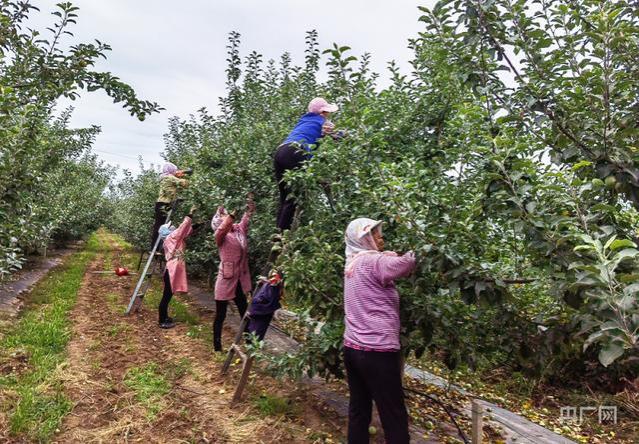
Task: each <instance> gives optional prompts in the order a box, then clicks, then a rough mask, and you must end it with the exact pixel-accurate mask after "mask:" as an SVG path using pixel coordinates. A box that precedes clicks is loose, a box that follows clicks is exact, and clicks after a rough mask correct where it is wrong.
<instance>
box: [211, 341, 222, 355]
mask: <svg viewBox="0 0 639 444" xmlns="http://www.w3.org/2000/svg"><path fill="white" fill-rule="evenodd" d="M213 350H215V351H216V352H220V353H221V352H222V343H221V342H217V341H215V342H213Z"/></svg>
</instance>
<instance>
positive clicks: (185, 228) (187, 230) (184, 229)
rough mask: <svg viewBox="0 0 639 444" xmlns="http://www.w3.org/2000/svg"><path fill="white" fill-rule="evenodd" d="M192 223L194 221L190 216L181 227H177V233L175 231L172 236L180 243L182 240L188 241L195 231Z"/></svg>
mask: <svg viewBox="0 0 639 444" xmlns="http://www.w3.org/2000/svg"><path fill="white" fill-rule="evenodd" d="M192 223H193V220H192V219H191V218H190V217H189V216H186V217H185V218H184V220H183V221H182V223H181V224H180V226H179V227H177V228H176V229H175V231H173V233H171V236H172V237H174V238H175V239H176V240H177V241H178V242H179V241H180V240H183V239H186V238H187V237H189V235H190V234H191V232H192V231H193V229H192V228H191V226H192Z"/></svg>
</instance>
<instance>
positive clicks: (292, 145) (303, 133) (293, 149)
mask: <svg viewBox="0 0 639 444" xmlns="http://www.w3.org/2000/svg"><path fill="white" fill-rule="evenodd" d="M337 110H338V106H337V105H335V104H332V103H328V102H327V101H326V100H325V99H323V98H321V97H316V98H314V99H313V100H311V102H310V103H309V104H308V112H307V113H306V114H304V115H303V116H302V117H300V119H299V120H298V122H297V124H296V125H295V128H293V131H291V133H290V134H289V135H288V137H287V138H286V140H284V142H283V143H282V144H281V145H280V146H279V147H278V148H277V151H276V152H275V157H274V166H275V178H276V179H277V186H278V188H279V191H280V197H279V206H278V210H277V228H279V229H280V230H281V231H284V230H288V229H290V228H291V224H292V223H293V216H294V215H295V208H296V206H297V203H296V202H295V199H294V198H293V197H291V196H290V194H291V189H290V187H289V186H288V184H287V183H286V181H285V180H283V177H284V173H286V171H288V170H292V169H296V168H299V167H301V166H302V164H303V163H304V161H306V160H308V159H310V158H311V157H313V154H312V152H311V149H312V147H313V145H317V143H318V140H319V139H320V138H321V137H323V136H324V135H325V134H330V133H331V132H332V131H333V128H334V125H333V124H332V123H331V122H330V121H329V120H328V115H329V113H334V112H335V111H337Z"/></svg>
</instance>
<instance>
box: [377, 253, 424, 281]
mask: <svg viewBox="0 0 639 444" xmlns="http://www.w3.org/2000/svg"><path fill="white" fill-rule="evenodd" d="M414 269H415V255H414V254H413V253H412V252H408V253H406V254H404V255H403V256H392V255H380V256H379V258H378V259H377V263H376V265H375V271H376V272H377V276H378V277H379V280H380V281H381V283H382V285H383V286H384V287H387V286H389V285H390V284H391V283H392V282H393V281H394V280H395V279H398V278H402V277H406V276H408V275H410V274H411V273H412V272H413V270H414Z"/></svg>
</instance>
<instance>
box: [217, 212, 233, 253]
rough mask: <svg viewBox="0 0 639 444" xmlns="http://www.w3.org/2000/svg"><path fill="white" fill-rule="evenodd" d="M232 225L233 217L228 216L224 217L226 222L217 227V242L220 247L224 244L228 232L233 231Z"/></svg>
mask: <svg viewBox="0 0 639 444" xmlns="http://www.w3.org/2000/svg"><path fill="white" fill-rule="evenodd" d="M232 227H233V218H232V217H227V218H226V219H224V222H222V225H220V226H219V227H218V228H217V231H216V232H215V243H216V244H217V246H218V247H220V246H221V245H222V243H223V242H224V239H225V238H226V234H227V233H228V232H229V231H231V228H232Z"/></svg>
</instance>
